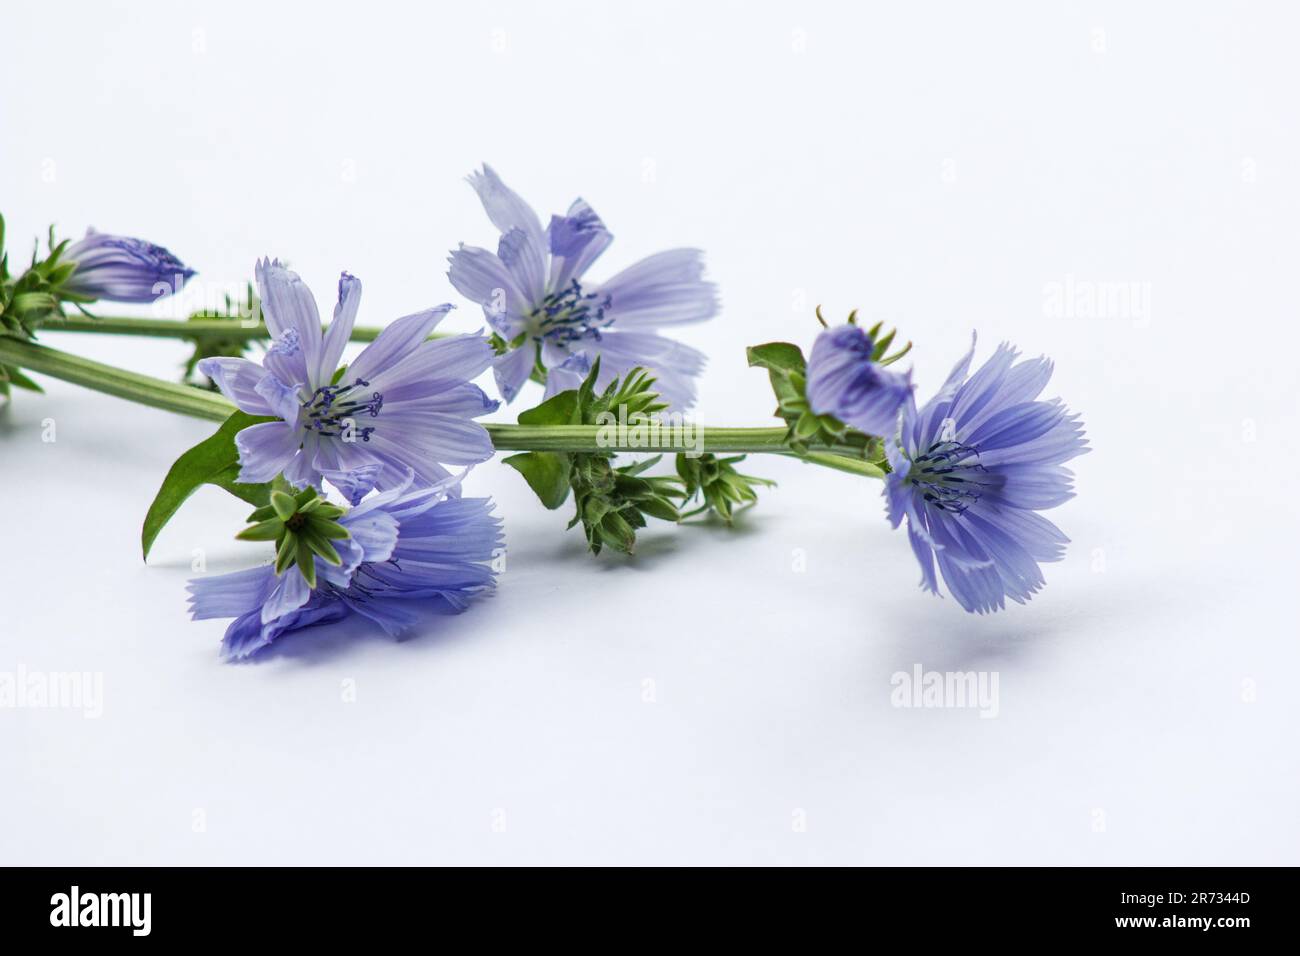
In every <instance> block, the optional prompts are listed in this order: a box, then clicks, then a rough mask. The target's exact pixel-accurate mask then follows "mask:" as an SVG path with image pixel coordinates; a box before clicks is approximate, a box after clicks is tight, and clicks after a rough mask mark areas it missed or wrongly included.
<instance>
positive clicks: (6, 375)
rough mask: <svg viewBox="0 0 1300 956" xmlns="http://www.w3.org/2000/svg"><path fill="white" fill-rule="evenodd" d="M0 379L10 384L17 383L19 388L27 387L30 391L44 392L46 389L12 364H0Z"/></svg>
mask: <svg viewBox="0 0 1300 956" xmlns="http://www.w3.org/2000/svg"><path fill="white" fill-rule="evenodd" d="M0 381H4V382H8V383H9V384H10V385H16V386H18V387H19V388H25V389H27V390H28V391H29V392H41V393H43V392H44V391H45V389H43V388H41V387H40V386H39V385H37V384H36V383H35V382H33V381H32V380H31V379H30V378H28V377H27V376H26V375H24V374H23V373H22V372H21V371H20V370H19V369H17V368H15V367H14V366H12V365H0Z"/></svg>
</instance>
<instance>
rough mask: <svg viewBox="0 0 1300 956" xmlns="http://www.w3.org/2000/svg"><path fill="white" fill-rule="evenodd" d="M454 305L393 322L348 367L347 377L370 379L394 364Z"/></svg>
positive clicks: (429, 310)
mask: <svg viewBox="0 0 1300 956" xmlns="http://www.w3.org/2000/svg"><path fill="white" fill-rule="evenodd" d="M454 308H455V306H453V305H450V304H444V305H439V306H436V307H434V308H432V309H427V310H425V311H424V312H417V313H415V314H414V315H407V316H403V317H402V318H400V319H398V320H397V321H395V322H393V323H392V324H391V325H389V326H388V327H387V328H385V329H384V330H383V331H382V332H380V333H379V335H378V336H376V338H375V340H374V341H373V342H371V343H370V344H369V345H367V346H366V347H365V349H364V350H363V351H362V353H361V354H360V355H358V356H357V360H356V361H355V362H353V363H352V364H351V365H350V366H349V367H348V375H349V377H350V378H353V379H358V378H360V379H365V380H367V381H370V380H372V379H374V378H376V377H377V376H378V375H379V374H380V373H382V372H383V371H385V370H386V369H388V368H390V367H391V366H393V365H396V364H397V363H398V362H399V361H401V360H402V359H403V358H405V357H406V356H407V355H408V354H409V353H410V352H412V351H414V350H415V348H416V347H417V346H419V345H420V344H421V343H423V342H424V340H425V339H427V338H428V337H429V333H430V332H432V331H433V330H434V327H435V326H436V325H437V324H438V323H439V322H441V321H442V320H443V318H445V317H446V315H447V313H448V312H450V311H451V310H452V309H454Z"/></svg>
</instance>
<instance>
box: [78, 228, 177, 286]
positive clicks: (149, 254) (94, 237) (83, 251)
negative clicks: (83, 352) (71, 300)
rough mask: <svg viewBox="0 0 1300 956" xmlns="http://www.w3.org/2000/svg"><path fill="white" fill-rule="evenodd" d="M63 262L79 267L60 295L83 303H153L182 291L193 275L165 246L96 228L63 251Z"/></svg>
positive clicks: (88, 231)
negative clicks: (73, 297) (96, 230)
mask: <svg viewBox="0 0 1300 956" xmlns="http://www.w3.org/2000/svg"><path fill="white" fill-rule="evenodd" d="M61 261H63V262H75V263H76V268H75V269H74V270H73V271H72V274H71V275H70V276H69V277H68V278H67V279H65V280H64V281H63V282H62V283H60V285H59V292H60V293H71V294H72V295H74V296H77V297H79V298H82V299H84V300H93V299H109V300H111V301H114V302H153V301H154V300H156V299H160V298H162V297H163V296H167V295H172V294H173V293H176V292H179V291H180V290H181V288H182V286H184V285H185V283H186V282H188V281H189V280H190V277H191V276H193V275H194V270H193V269H191V268H189V267H188V266H186V265H185V263H183V262H181V261H180V260H179V259H177V258H176V257H175V256H174V255H172V254H171V253H170V252H168V251H167V250H166V249H164V248H163V247H162V246H155V245H154V244H153V243H152V242H145V241H144V240H143V239H132V238H129V237H127V236H112V235H109V234H108V233H103V232H95V230H93V229H90V230H87V232H86V236H85V238H84V239H80V240H78V241H77V242H74V243H71V244H70V245H69V246H68V247H67V248H66V249H64V250H63V255H62V256H61Z"/></svg>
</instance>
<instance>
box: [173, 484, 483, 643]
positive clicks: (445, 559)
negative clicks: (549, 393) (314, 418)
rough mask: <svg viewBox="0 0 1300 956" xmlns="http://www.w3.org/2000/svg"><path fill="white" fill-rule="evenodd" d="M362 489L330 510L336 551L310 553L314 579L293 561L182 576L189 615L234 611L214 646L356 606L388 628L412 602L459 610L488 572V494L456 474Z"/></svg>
mask: <svg viewBox="0 0 1300 956" xmlns="http://www.w3.org/2000/svg"><path fill="white" fill-rule="evenodd" d="M411 477H412V476H409V475H408V480H407V481H405V482H403V484H402V485H400V486H398V487H395V488H392V489H390V490H389V491H387V492H383V493H379V494H374V495H371V496H370V497H369V498H367V499H365V500H364V501H362V502H361V503H360V504H359V505H357V506H356V507H354V508H352V509H351V510H349V511H347V512H346V513H345V514H344V515H343V516H342V517H340V518H339V519H338V523H339V524H341V525H342V526H343V527H344V528H346V529H347V531H348V532H349V535H350V537H348V538H346V539H343V540H340V541H335V542H334V547H335V549H336V550H337V552H338V554H339V556H340V557H341V559H342V562H341V564H339V565H337V566H336V565H333V564H330V563H327V562H326V561H324V560H321V559H320V558H316V559H315V561H316V568H315V576H314V577H315V581H316V584H315V586H314V587H312V586H310V585H308V584H307V582H306V580H305V579H304V576H303V575H302V574H300V573H299V571H298V569H296V568H293V567H290V568H288V569H286V570H285V571H283V572H282V573H280V574H277V573H276V571H275V568H274V566H272V565H269V564H267V565H262V566H261V567H256V568H249V569H247V570H244V571H235V572H232V573H230V574H218V575H210V576H206V577H201V578H195V579H194V580H192V581H190V583H189V592H190V612H191V616H192V617H193V619H194V620H206V619H210V618H225V617H233V618H234V620H233V621H232V622H231V623H230V625H229V627H227V628H226V632H225V636H224V637H223V639H222V644H221V647H222V654H223V656H224V657H226V658H227V659H228V660H231V659H240V658H245V657H248V656H249V655H251V654H253V653H255V652H257V651H259V650H261V649H262V648H264V647H266V646H267V645H269V644H271V643H272V642H274V641H275V640H276V639H277V638H279V637H282V636H283V635H285V634H288V633H290V632H292V631H298V630H302V629H303V628H306V627H311V626H312V625H315V624H327V623H330V622H333V621H340V620H342V619H344V618H346V617H349V616H351V615H354V614H355V615H360V616H361V617H364V618H367V619H369V620H370V621H373V622H374V623H376V624H378V625H379V626H380V627H381V628H383V630H384V631H385V632H386V633H388V634H390V635H399V634H402V633H404V632H405V631H407V630H409V629H410V628H411V627H412V626H413V625H414V624H416V623H417V622H418V621H419V610H418V609H419V608H420V607H421V604H423V605H425V606H426V607H428V606H437V607H441V608H442V609H444V610H446V609H450V610H452V611H456V612H459V611H463V610H464V609H465V608H466V607H468V606H469V603H470V602H471V601H472V600H473V599H474V598H475V597H477V596H478V595H480V594H482V593H483V592H485V591H488V590H490V589H491V588H492V587H493V586H494V584H495V581H496V571H495V570H494V567H493V560H494V558H495V557H496V556H497V555H498V554H499V553H500V549H501V545H502V535H501V522H500V520H499V519H498V518H497V517H495V516H494V515H493V514H492V502H491V500H490V499H488V498H462V497H459V487H458V486H459V482H460V477H459V476H457V477H454V478H448V479H446V480H444V481H442V482H439V483H438V484H436V485H433V486H428V487H417V486H416V485H415V484H414V482H413V481H412V480H411Z"/></svg>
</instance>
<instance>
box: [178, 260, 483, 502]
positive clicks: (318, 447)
mask: <svg viewBox="0 0 1300 956" xmlns="http://www.w3.org/2000/svg"><path fill="white" fill-rule="evenodd" d="M257 287H258V292H259V295H260V296H261V299H262V308H263V312H264V314H265V317H266V326H267V329H268V330H269V331H270V332H271V335H272V337H273V342H272V345H271V347H270V349H269V350H268V351H267V354H266V356H265V357H264V358H263V360H262V364H261V365H258V364H256V363H255V362H250V361H249V360H248V359H242V358H209V359H204V360H203V361H202V362H200V363H199V366H198V367H199V370H200V371H201V372H203V373H204V374H205V375H207V376H209V377H210V378H211V379H212V381H213V382H215V383H216V385H217V387H218V388H219V389H221V391H222V393H223V394H224V395H225V396H226V397H227V398H229V399H230V400H231V401H233V402H234V403H235V404H236V405H238V406H239V407H240V408H241V409H243V410H244V411H245V412H248V413H249V414H250V415H269V416H273V417H275V418H278V419H281V420H280V421H276V422H263V423H261V424H257V425H252V426H250V427H248V428H245V429H243V430H242V431H240V432H239V434H238V435H237V436H236V438H235V443H236V446H237V447H238V449H239V461H240V465H241V466H242V467H241V469H240V473H239V480H240V481H241V482H250V483H256V482H265V481H270V480H271V479H273V478H274V477H275V476H276V475H277V474H281V473H283V475H284V477H285V479H286V480H287V481H289V482H290V483H292V484H293V485H294V486H296V487H300V488H301V487H304V486H306V485H313V486H315V487H317V488H319V487H320V483H321V480H322V478H324V479H326V480H328V481H329V482H330V483H331V484H333V485H334V486H335V487H337V488H338V489H339V490H340V491H342V492H343V493H344V494H345V495H347V496H348V497H349V499H350V500H352V501H353V502H355V501H357V500H359V499H360V498H361V496H363V495H364V494H366V492H367V491H369V490H370V489H372V488H378V489H380V490H384V489H387V488H392V487H395V486H396V485H398V484H399V483H401V482H402V481H403V480H404V479H405V477H406V474H407V472H408V471H410V472H414V474H415V478H416V480H417V481H418V482H420V483H423V484H434V483H436V482H439V481H441V480H443V479H444V478H446V477H447V476H448V474H449V472H448V471H447V469H446V468H444V467H443V465H444V464H446V465H471V464H474V463H476V462H480V461H485V460H486V459H488V458H490V457H491V456H492V451H493V449H492V440H491V438H490V437H489V436H488V433H487V431H486V430H485V429H484V428H483V426H482V425H479V424H478V423H477V422H475V421H473V420H472V419H473V418H474V417H475V416H478V415H483V414H486V413H487V412H490V411H492V410H493V409H495V408H496V407H497V403H496V402H495V401H493V400H492V399H490V398H488V397H487V395H485V394H484V393H483V390H482V389H481V388H479V387H478V386H477V385H473V384H471V383H470V380H471V379H473V378H474V377H475V376H477V375H479V374H480V373H481V372H483V370H484V369H486V368H487V367H488V365H489V364H491V362H492V347H491V346H490V345H489V344H488V341H487V339H485V338H484V337H483V336H482V335H457V336H451V337H449V338H444V339H438V340H436V341H428V337H429V333H430V332H431V331H433V327H434V326H435V325H437V324H438V322H439V321H441V319H442V318H443V316H445V315H446V314H447V312H448V311H450V309H451V308H452V307H451V306H450V305H441V306H438V307H437V308H434V309H429V310H428V311H425V312H419V313H417V314H415V315H408V316H406V317H405V318H401V319H398V320H397V321H395V322H393V323H392V324H391V325H389V326H388V327H387V328H385V329H384V330H383V331H382V332H381V333H380V334H379V336H378V337H377V338H376V339H375V340H374V341H373V342H372V343H370V345H368V346H367V347H366V348H365V350H364V351H362V352H361V354H360V355H358V356H357V358H356V361H354V362H353V363H352V364H351V365H350V366H348V367H347V368H346V369H339V361H340V358H341V357H342V355H343V347H344V346H345V345H346V344H347V342H348V337H349V336H350V335H351V333H352V324H353V322H354V320H355V319H356V315H357V305H358V303H359V301H360V298H361V282H360V280H358V279H356V278H354V277H353V276H350V275H348V274H347V273H346V272H345V273H343V275H342V277H341V278H340V279H339V301H338V305H337V306H336V307H335V309H334V321H333V322H332V323H331V324H330V327H329V331H328V332H326V333H324V334H322V332H321V323H320V316H319V314H318V313H317V311H316V301H315V299H314V298H313V297H312V294H311V291H310V290H309V289H308V288H307V286H306V285H305V284H304V283H303V281H302V280H301V279H300V278H298V276H297V274H296V273H293V272H290V271H289V270H288V269H285V268H284V267H282V266H281V265H280V263H279V262H278V261H276V262H268V261H265V260H263V261H262V262H259V263H258V265H257Z"/></svg>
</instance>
